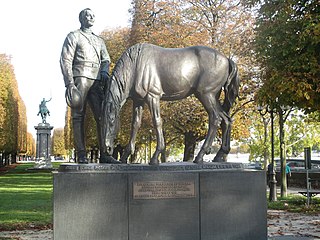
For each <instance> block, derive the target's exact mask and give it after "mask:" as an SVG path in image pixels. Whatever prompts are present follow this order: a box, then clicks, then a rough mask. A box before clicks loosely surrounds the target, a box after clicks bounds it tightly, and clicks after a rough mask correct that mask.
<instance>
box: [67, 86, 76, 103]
mask: <svg viewBox="0 0 320 240" xmlns="http://www.w3.org/2000/svg"><path fill="white" fill-rule="evenodd" d="M74 87H75V85H74V83H69V84H68V85H67V89H66V97H67V98H68V99H69V101H70V102H71V101H72V89H73V88H74Z"/></svg>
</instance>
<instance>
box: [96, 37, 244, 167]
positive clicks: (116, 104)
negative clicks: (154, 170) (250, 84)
mask: <svg viewBox="0 0 320 240" xmlns="http://www.w3.org/2000/svg"><path fill="white" fill-rule="evenodd" d="M222 90H223V91H224V97H222V98H221V99H220V96H221V92H222ZM238 93H239V77H238V70H237V66H236V64H235V63H234V62H233V61H232V60H231V59H228V58H227V57H225V56H223V55H222V54H221V53H219V52H218V51H216V50H214V49H212V48H209V47H204V46H194V47H188V48H162V47H158V46H155V45H151V44H146V43H143V44H136V45H134V46H132V47H130V48H129V49H128V50H127V51H126V52H124V53H123V54H122V56H121V57H120V59H119V60H118V62H117V64H116V66H115V68H114V70H113V72H112V75H111V77H110V81H109V86H108V88H107V90H106V98H105V100H104V102H103V111H102V116H101V124H102V128H103V130H102V131H103V136H104V143H105V146H104V147H105V149H104V151H106V152H107V153H108V154H112V151H113V147H114V139H115V137H116V134H117V131H118V126H119V113H120V110H121V107H122V106H123V104H124V103H125V102H126V100H127V99H128V98H131V99H132V100H133V116H132V128H131V137H130V141H129V143H128V145H127V146H126V148H125V151H124V153H123V155H122V157H121V162H123V163H126V162H127V158H128V157H129V155H130V154H132V153H133V152H134V149H135V139H136V135H137V131H138V129H139V127H140V125H141V119H142V112H143V105H144V103H147V104H148V106H149V109H150V112H151V116H152V119H153V125H154V127H155V129H156V135H157V146H156V150H155V152H154V153H153V155H152V158H151V159H150V162H149V164H158V163H159V154H160V153H161V154H164V150H165V142H164V137H163V132H162V120H161V115H160V100H165V101H173V100H179V99H183V98H186V97H188V96H190V95H191V94H194V95H195V96H196V97H197V98H198V99H199V100H200V102H201V103H202V105H203V106H204V108H205V109H206V111H207V113H208V116H209V129H208V133H207V136H206V139H205V142H204V144H203V145H202V147H201V149H200V151H199V153H198V155H197V156H196V158H195V160H194V162H195V163H202V162H203V156H204V154H208V153H209V152H210V150H211V146H212V143H213V140H214V138H215V136H216V132H217V128H218V125H219V124H220V122H221V129H222V145H221V148H220V149H219V151H218V153H217V155H216V156H215V159H214V161H223V155H224V154H228V153H229V151H230V134H231V118H230V116H229V112H230V108H231V106H232V105H233V103H234V101H235V99H236V98H237V96H238Z"/></svg>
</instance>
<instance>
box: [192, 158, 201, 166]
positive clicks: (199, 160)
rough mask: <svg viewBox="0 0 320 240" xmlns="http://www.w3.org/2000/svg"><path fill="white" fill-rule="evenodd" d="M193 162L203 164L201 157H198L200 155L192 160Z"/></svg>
mask: <svg viewBox="0 0 320 240" xmlns="http://www.w3.org/2000/svg"><path fill="white" fill-rule="evenodd" d="M193 163H196V164H203V159H202V158H200V157H196V159H195V160H194V161H193Z"/></svg>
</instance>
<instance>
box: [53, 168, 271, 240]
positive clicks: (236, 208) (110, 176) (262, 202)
mask: <svg viewBox="0 0 320 240" xmlns="http://www.w3.org/2000/svg"><path fill="white" fill-rule="evenodd" d="M227 165H228V164H227V163H224V164H204V165H196V164H192V163H189V164H179V165H177V164H162V165H159V166H148V165H121V166H119V165H106V164H104V165H102V164H101V165H99V164H89V165H77V164H66V165H62V166H61V167H60V169H59V172H55V173H54V239H56V240H61V239H68V240H73V239H77V240H78V239H94V240H96V239H107V240H141V239H150V240H198V239H199V240H200V239H202V240H213V239H214V240H219V239H221V240H222V239H223V240H228V239H230V240H231V239H234V240H242V239H243V240H248V239H254V240H259V239H261V240H266V239H267V216H266V215H267V209H266V187H265V185H266V184H265V172H263V171H245V170H243V169H242V168H241V166H240V167H239V165H238V164H234V165H229V166H227ZM217 166H220V167H217ZM222 166H225V167H222ZM230 166H231V167H230Z"/></svg>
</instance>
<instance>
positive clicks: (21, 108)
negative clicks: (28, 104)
mask: <svg viewBox="0 0 320 240" xmlns="http://www.w3.org/2000/svg"><path fill="white" fill-rule="evenodd" d="M0 114H1V120H0V151H1V152H2V156H3V157H4V158H6V164H8V163H9V161H8V159H9V155H11V159H12V162H15V159H16V154H19V153H22V154H24V153H25V152H26V151H27V149H26V142H27V127H26V126H27V117H26V109H25V105H24V103H23V101H22V99H21V97H20V94H19V91H18V84H17V81H16V79H15V75H14V69H13V66H12V64H11V63H10V58H9V57H8V56H6V55H5V54H0Z"/></svg>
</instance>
